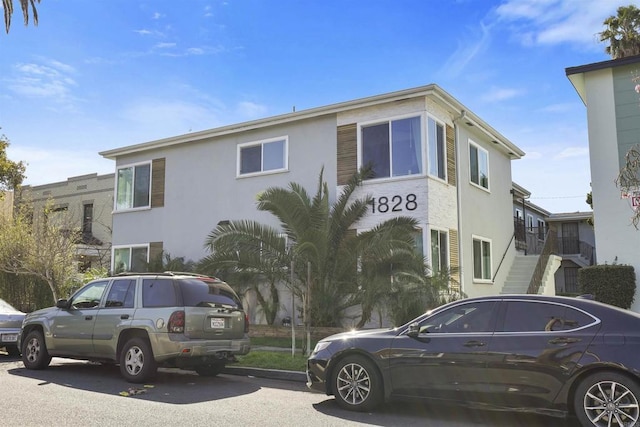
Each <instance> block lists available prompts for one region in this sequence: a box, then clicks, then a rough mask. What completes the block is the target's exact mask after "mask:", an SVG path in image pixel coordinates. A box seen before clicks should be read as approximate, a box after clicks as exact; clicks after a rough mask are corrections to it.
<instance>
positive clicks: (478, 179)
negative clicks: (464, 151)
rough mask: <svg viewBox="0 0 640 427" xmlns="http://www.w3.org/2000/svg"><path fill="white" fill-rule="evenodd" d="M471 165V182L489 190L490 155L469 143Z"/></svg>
mask: <svg viewBox="0 0 640 427" xmlns="http://www.w3.org/2000/svg"><path fill="white" fill-rule="evenodd" d="M469 164H470V167H471V170H470V173H471V182H473V183H474V184H476V185H479V186H480V187H482V188H486V189H487V190H488V189H489V153H488V152H487V150H485V149H484V148H481V147H480V146H478V145H476V144H474V143H473V142H471V141H470V142H469Z"/></svg>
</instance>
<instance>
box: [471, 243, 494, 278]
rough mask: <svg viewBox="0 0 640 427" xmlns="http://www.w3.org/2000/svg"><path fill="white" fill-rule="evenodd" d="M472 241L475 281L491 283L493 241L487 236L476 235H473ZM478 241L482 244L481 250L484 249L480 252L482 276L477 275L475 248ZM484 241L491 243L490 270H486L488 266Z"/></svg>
mask: <svg viewBox="0 0 640 427" xmlns="http://www.w3.org/2000/svg"><path fill="white" fill-rule="evenodd" d="M471 241H472V244H471V252H472V257H473V281H474V282H477V283H491V281H492V275H493V243H492V241H491V239H488V238H486V237H481V236H476V235H473V236H472V239H471ZM476 241H478V242H480V244H481V245H480V250H481V251H482V253H481V254H480V269H481V271H480V277H477V276H476V250H475V242H476ZM484 243H488V244H489V271H486V268H485V265H484V262H483V261H484V258H485V254H484V245H483V244H484Z"/></svg>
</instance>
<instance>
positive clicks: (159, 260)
mask: <svg viewBox="0 0 640 427" xmlns="http://www.w3.org/2000/svg"><path fill="white" fill-rule="evenodd" d="M194 268H195V263H194V262H193V261H187V260H185V258H184V257H172V256H171V254H170V253H169V252H166V251H161V252H160V253H159V254H158V255H157V256H156V257H154V258H152V259H150V260H149V263H148V264H147V271H148V272H154V273H161V272H163V271H182V272H192V271H194Z"/></svg>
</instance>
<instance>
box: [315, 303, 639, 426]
mask: <svg viewBox="0 0 640 427" xmlns="http://www.w3.org/2000/svg"><path fill="white" fill-rule="evenodd" d="M639 355H640V315H638V314H637V313H633V312H630V311H627V310H622V309H618V308H616V307H613V306H610V305H606V304H602V303H598V302H595V301H591V300H589V299H585V298H568V297H548V296H540V295H500V296H493V297H480V298H470V299H465V300H460V301H456V302H453V303H449V304H446V305H444V306H442V307H439V308H437V309H435V310H432V311H431V312H428V313H426V314H424V315H423V316H421V317H419V318H417V319H415V320H414V321H412V322H410V323H408V324H406V325H404V326H401V327H398V328H394V329H386V330H363V331H354V332H346V333H342V334H338V335H333V336H330V337H328V338H325V339H323V340H321V341H320V342H318V344H317V345H316V347H315V349H314V351H313V353H312V354H311V356H310V357H309V360H308V362H307V377H308V383H307V385H308V386H309V387H310V388H312V389H315V390H319V391H322V392H324V393H326V394H328V395H334V396H335V398H336V401H337V403H338V404H339V405H340V406H342V407H343V408H347V409H351V410H357V411H370V410H372V409H374V408H376V407H377V406H378V405H379V404H380V403H381V402H383V401H385V400H389V399H391V398H427V399H440V400H448V401H454V402H459V403H462V404H466V405H471V406H477V407H482V408H494V409H501V410H504V409H509V410H518V411H532V412H539V413H547V414H550V415H566V413H569V412H573V413H575V415H576V416H577V417H578V419H579V420H580V422H581V423H582V425H585V426H590V425H595V426H633V425H640V422H639V419H640V405H639V402H640V385H639V383H640V356H639Z"/></svg>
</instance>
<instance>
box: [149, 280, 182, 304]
mask: <svg viewBox="0 0 640 427" xmlns="http://www.w3.org/2000/svg"><path fill="white" fill-rule="evenodd" d="M142 305H143V306H144V307H175V306H177V305H178V300H177V298H176V290H175V288H174V286H173V280H172V279H144V280H142Z"/></svg>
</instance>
